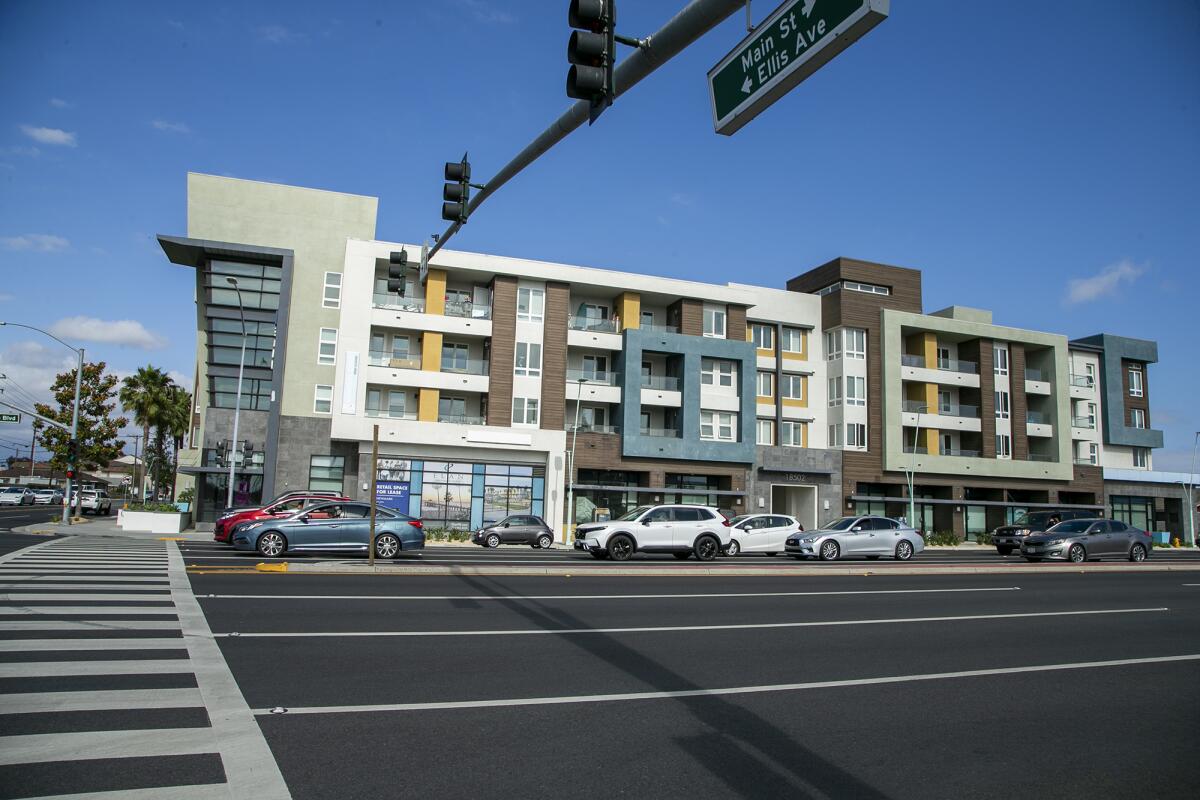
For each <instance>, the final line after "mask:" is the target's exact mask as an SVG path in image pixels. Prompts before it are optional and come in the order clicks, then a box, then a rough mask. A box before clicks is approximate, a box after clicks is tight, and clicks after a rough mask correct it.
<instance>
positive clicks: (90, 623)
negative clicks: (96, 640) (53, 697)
mask: <svg viewBox="0 0 1200 800" xmlns="http://www.w3.org/2000/svg"><path fill="white" fill-rule="evenodd" d="M179 627H180V625H179V620H163V621H161V622H159V621H157V620H155V621H149V620H143V619H122V620H103V619H97V620H72V621H70V622H65V621H61V620H45V621H39V620H19V621H17V622H10V621H4V622H0V631H95V630H107V631H153V630H179Z"/></svg>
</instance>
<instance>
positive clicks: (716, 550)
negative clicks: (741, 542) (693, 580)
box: [696, 536, 721, 561]
mask: <svg viewBox="0 0 1200 800" xmlns="http://www.w3.org/2000/svg"><path fill="white" fill-rule="evenodd" d="M719 555H721V543H720V542H718V541H717V538H716V537H715V536H701V537H700V538H699V539H697V540H696V558H697V559H699V560H700V561H712V560H713V559H715V558H716V557H717V556H719Z"/></svg>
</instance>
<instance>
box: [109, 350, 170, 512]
mask: <svg viewBox="0 0 1200 800" xmlns="http://www.w3.org/2000/svg"><path fill="white" fill-rule="evenodd" d="M169 385H171V379H170V378H168V377H167V373H165V372H163V371H162V370H161V369H159V368H158V367H154V366H150V365H146V366H144V367H139V368H138V371H137V372H136V373H134V374H133V375H130V376H129V377H128V378H126V379H125V380H123V381H122V382H121V391H120V393H119V394H118V395H117V397H118V399H119V400H120V401H121V406H122V407H123V408H124V409H125V410H126V411H128V412H129V413H130V414H132V415H133V422H134V424H135V425H141V426H142V443H143V445H144V446H147V447H148V446H149V445H150V427H151V426H158V425H159V424H161V421H162V417H163V409H164V408H165V407H166V403H167V387H168V386H169ZM142 463H143V465H144V464H145V460H144V459H143V462H142ZM135 466H136V465H135ZM139 472H140V474H139V480H138V484H137V485H138V487H139V489H138V494H139V495H141V487H142V486H143V484H144V483H145V475H146V470H145V467H144V466H143V467H142V468H141V469H140V470H139ZM140 499H141V500H142V501H143V502H144V501H145V499H146V498H145V497H141V498H140Z"/></svg>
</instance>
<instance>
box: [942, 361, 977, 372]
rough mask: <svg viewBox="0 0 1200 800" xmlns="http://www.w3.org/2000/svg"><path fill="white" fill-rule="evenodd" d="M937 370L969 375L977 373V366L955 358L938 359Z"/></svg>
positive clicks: (971, 362)
mask: <svg viewBox="0 0 1200 800" xmlns="http://www.w3.org/2000/svg"><path fill="white" fill-rule="evenodd" d="M937 368H938V369H940V370H942V371H943V372H965V373H967V374H970V375H975V374H977V373H978V372H979V365H978V364H976V363H975V362H974V361H962V360H960V359H955V358H939V359H938V360H937Z"/></svg>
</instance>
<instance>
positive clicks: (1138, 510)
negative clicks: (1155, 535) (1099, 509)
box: [1109, 494, 1154, 531]
mask: <svg viewBox="0 0 1200 800" xmlns="http://www.w3.org/2000/svg"><path fill="white" fill-rule="evenodd" d="M1109 502H1110V503H1112V518H1113V519H1117V520H1120V521H1121V522H1124V523H1125V524H1126V525H1130V526H1132V527H1134V528H1141V529H1142V530H1144V531H1149V530H1153V525H1154V501H1153V500H1151V499H1150V498H1149V497H1131V496H1128V495H1119V494H1118V495H1113V496H1112V497H1110V498H1109Z"/></svg>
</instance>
